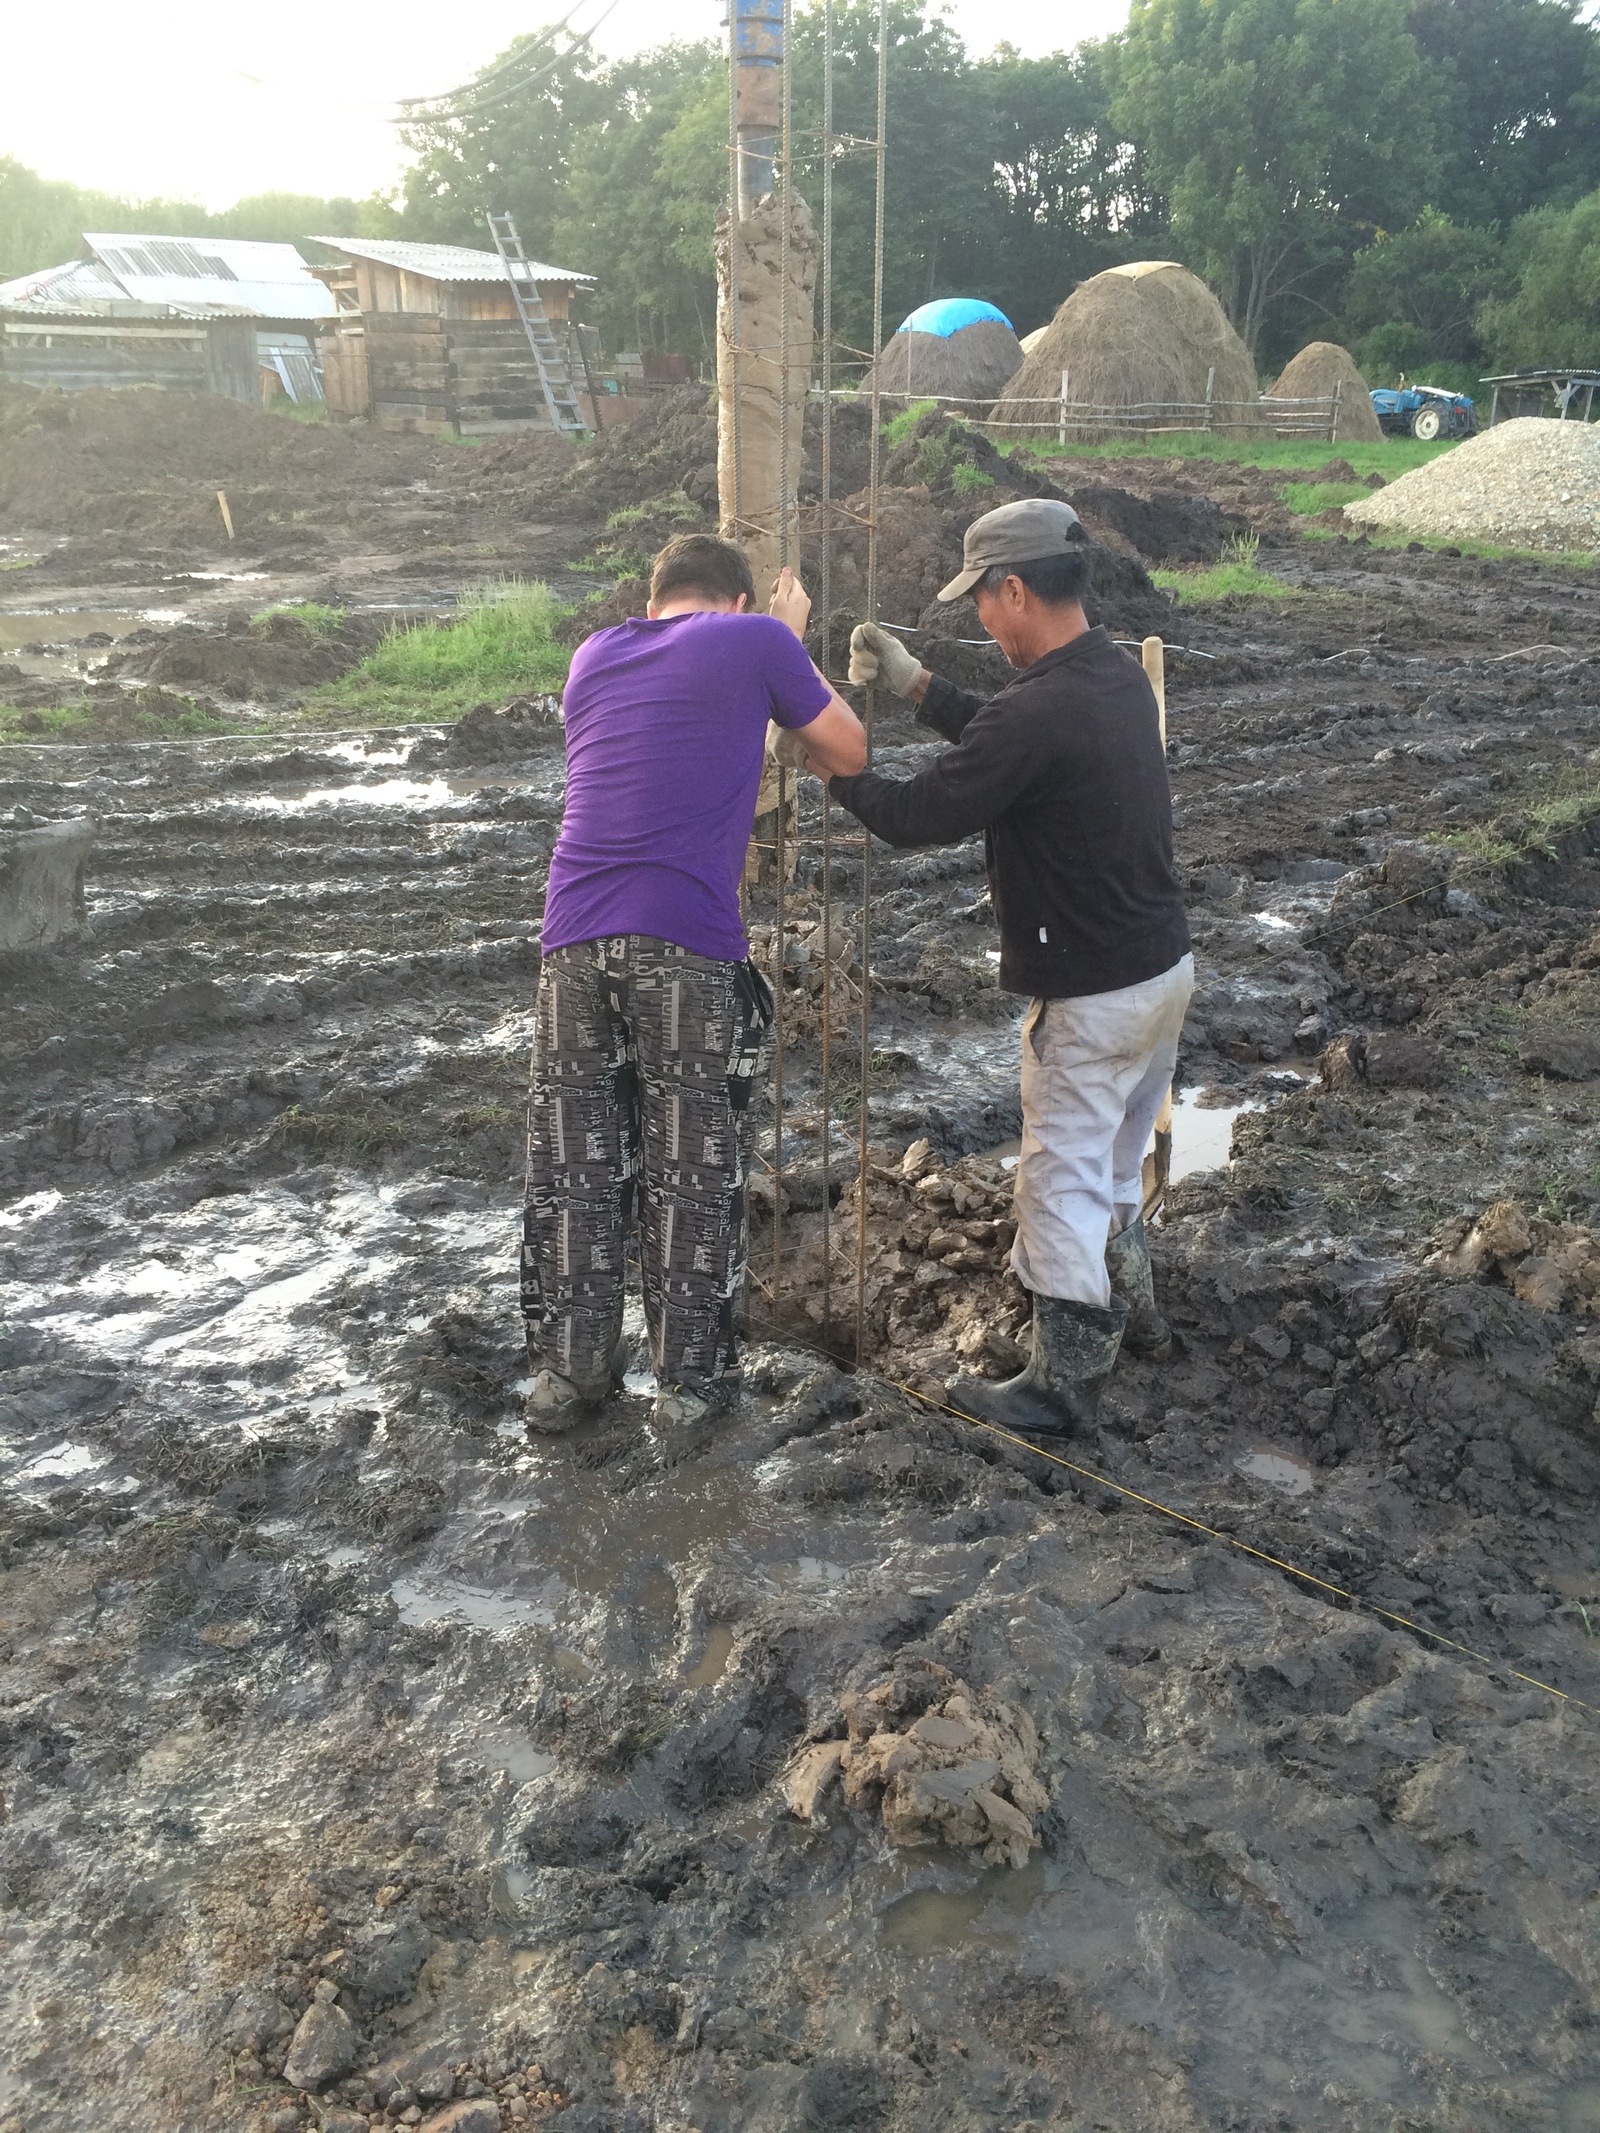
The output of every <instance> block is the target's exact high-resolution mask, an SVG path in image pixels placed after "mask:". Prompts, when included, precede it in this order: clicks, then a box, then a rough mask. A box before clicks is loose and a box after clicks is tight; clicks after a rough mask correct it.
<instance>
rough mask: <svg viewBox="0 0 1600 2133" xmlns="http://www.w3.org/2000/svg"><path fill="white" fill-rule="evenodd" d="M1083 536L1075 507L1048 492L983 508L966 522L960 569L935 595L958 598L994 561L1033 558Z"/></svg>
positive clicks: (1059, 551)
mask: <svg viewBox="0 0 1600 2133" xmlns="http://www.w3.org/2000/svg"><path fill="white" fill-rule="evenodd" d="M1082 537H1083V526H1082V521H1081V520H1080V519H1079V517H1078V514H1077V512H1076V511H1074V510H1073V508H1072V506H1071V504H1062V503H1058V502H1057V501H1056V499H1055V498H1054V497H1053V496H1025V497H1024V498H1023V499H1022V501H1021V502H1020V503H1016V504H1002V505H1001V506H1000V507H999V509H998V510H996V511H985V513H984V514H983V516H982V518H975V519H974V520H973V521H972V524H971V525H970V526H969V527H968V528H967V537H966V539H965V540H964V541H963V542H962V544H961V571H960V574H959V575H958V576H956V577H954V578H952V579H951V580H950V583H949V584H948V585H946V586H944V587H943V588H942V589H941V590H940V593H939V598H940V599H941V600H959V599H960V598H961V595H962V594H963V593H969V592H971V590H972V588H973V586H974V585H976V584H977V582H978V580H979V579H980V578H981V577H982V576H983V574H984V572H985V571H986V570H993V568H994V566H995V565H996V564H997V563H1037V562H1038V561H1039V560H1040V558H1041V557H1043V556H1047V555H1065V554H1066V552H1067V550H1068V548H1069V547H1071V546H1073V545H1074V544H1075V543H1076V542H1077V541H1079V540H1081V539H1082Z"/></svg>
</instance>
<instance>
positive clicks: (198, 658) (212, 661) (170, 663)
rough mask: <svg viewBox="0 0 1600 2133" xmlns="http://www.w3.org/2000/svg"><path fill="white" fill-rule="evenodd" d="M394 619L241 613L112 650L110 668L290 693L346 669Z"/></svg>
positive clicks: (146, 677)
mask: <svg viewBox="0 0 1600 2133" xmlns="http://www.w3.org/2000/svg"><path fill="white" fill-rule="evenodd" d="M392 623H393V618H392V617H386V616H381V615H347V614H341V615H338V616H336V617H330V618H328V622H327V626H326V627H322V626H320V618H319V623H317V624H312V623H307V622H305V621H303V620H302V619H301V618H300V617H299V616H298V615H297V614H296V613H295V612H294V610H293V609H292V608H290V609H285V610H283V611H281V612H279V613H276V614H266V615H261V616H258V617H257V618H256V619H255V620H254V621H252V620H250V619H249V618H248V617H247V616H245V615H242V614H235V615H230V616H229V618H228V621H227V624H226V626H225V627H224V628H223V629H220V630H215V629H203V628H196V627H187V628H181V629H175V630H172V631H171V632H169V633H168V634H167V635H166V636H164V637H163V638H162V639H161V641H160V642H159V643H158V644H153V645H148V646H144V647H142V648H141V649H140V650H138V651H135V652H127V653H118V654H113V655H112V657H111V658H110V659H108V660H107V662H106V666H105V672H106V673H107V674H108V675H110V676H115V677H117V678H119V679H120V678H125V677H127V678H135V677H136V678H138V679H139V680H142V681H150V682H156V683H159V684H160V685H161V686H162V687H164V688H171V687H178V688H184V689H194V688H198V689H203V690H204V691H206V692H207V693H208V694H211V695H216V696H222V697H230V698H234V699H236V700H239V701H243V700H245V699H248V698H252V697H261V696H284V695H289V694H292V693H293V692H294V691H296V690H299V689H311V688H315V687H316V685H317V683H318V682H323V681H334V680H336V679H337V678H338V676H339V675H341V674H345V673H348V672H349V670H350V668H351V667H353V666H355V665H356V664H357V663H358V662H359V661H360V660H361V659H363V658H365V656H366V655H367V653H368V652H370V651H372V650H373V648H374V647H375V646H376V645H377V644H378V642H379V640H380V639H381V638H382V637H383V636H384V635H385V633H386V631H387V630H388V629H389V628H390V627H392Z"/></svg>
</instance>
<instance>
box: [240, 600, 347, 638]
mask: <svg viewBox="0 0 1600 2133" xmlns="http://www.w3.org/2000/svg"><path fill="white" fill-rule="evenodd" d="M343 620H344V609H343V608H342V607H325V606H324V605H323V604H322V602H321V601H320V600H298V601H287V600H285V601H281V602H280V603H279V604H278V605H277V606H276V607H264V608H263V609H262V610H261V612H260V614H259V615H252V616H251V617H250V627H251V628H252V629H253V630H256V631H258V632H259V633H260V634H261V635H262V636H264V637H282V636H284V635H286V634H297V635H299V636H303V637H312V638H318V637H332V636H334V635H336V634H337V632H338V628H339V625H340V623H341V622H343Z"/></svg>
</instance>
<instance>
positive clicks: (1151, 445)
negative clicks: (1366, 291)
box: [1000, 430, 1455, 481]
mask: <svg viewBox="0 0 1600 2133" xmlns="http://www.w3.org/2000/svg"><path fill="white" fill-rule="evenodd" d="M1000 449H1001V451H1014V450H1017V449H1019V447H1017V446H1014V445H1002V446H1001V447H1000ZM1020 449H1023V450H1025V451H1027V452H1028V453H1030V454H1031V455H1032V456H1033V457H1034V458H1036V459H1061V458H1067V459H1226V460H1233V461H1236V462H1238V463H1240V464H1242V465H1245V466H1252V467H1282V468H1284V469H1285V470H1286V471H1289V472H1293V471H1294V470H1296V469H1303V470H1304V472H1305V473H1307V474H1314V473H1316V471H1317V469H1318V468H1319V467H1325V466H1326V465H1327V464H1328V461H1329V460H1330V459H1342V460H1343V461H1344V462H1345V464H1346V466H1351V467H1354V468H1355V470H1356V472H1357V473H1358V474H1382V475H1385V476H1386V477H1387V478H1388V479H1389V480H1390V481H1393V480H1394V479H1395V477H1396V476H1397V475H1400V474H1409V473H1410V472H1411V470H1412V468H1413V467H1424V466H1426V465H1427V463H1428V461H1429V460H1430V459H1437V458H1438V457H1439V455H1440V454H1441V453H1442V452H1453V451H1454V450H1455V440H1454V439H1451V438H1439V439H1437V440H1435V442H1434V443H1432V444H1423V443H1421V442H1420V441H1419V440H1418V439H1417V438H1415V437H1385V438H1384V440H1383V441H1382V443H1381V444H1328V443H1327V442H1326V441H1324V440H1323V439H1320V438H1316V437H1216V436H1211V435H1208V434H1207V432H1206V431H1204V430H1174V431H1172V432H1171V433H1170V434H1169V435H1167V436H1164V437H1120V438H1117V439H1115V440H1113V441H1112V442H1110V443H1107V444H1065V445H1063V444H1057V443H1056V442H1055V440H1054V439H1053V438H1041V439H1038V440H1033V441H1029V442H1027V443H1026V444H1024V445H1023V446H1022V447H1020Z"/></svg>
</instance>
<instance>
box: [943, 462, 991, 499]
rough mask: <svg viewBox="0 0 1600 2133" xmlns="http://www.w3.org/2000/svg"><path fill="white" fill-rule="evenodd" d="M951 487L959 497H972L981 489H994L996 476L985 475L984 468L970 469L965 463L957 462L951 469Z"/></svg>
mask: <svg viewBox="0 0 1600 2133" xmlns="http://www.w3.org/2000/svg"><path fill="white" fill-rule="evenodd" d="M950 486H951V488H952V489H954V490H955V492H956V494H957V496H972V495H974V494H975V493H976V492H977V491H978V490H979V489H992V488H993V487H994V476H993V475H992V474H985V473H984V471H983V469H982V467H969V466H968V465H967V464H966V463H965V462H964V461H962V460H957V461H956V463H955V464H954V465H953V466H952V467H951V469H950Z"/></svg>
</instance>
